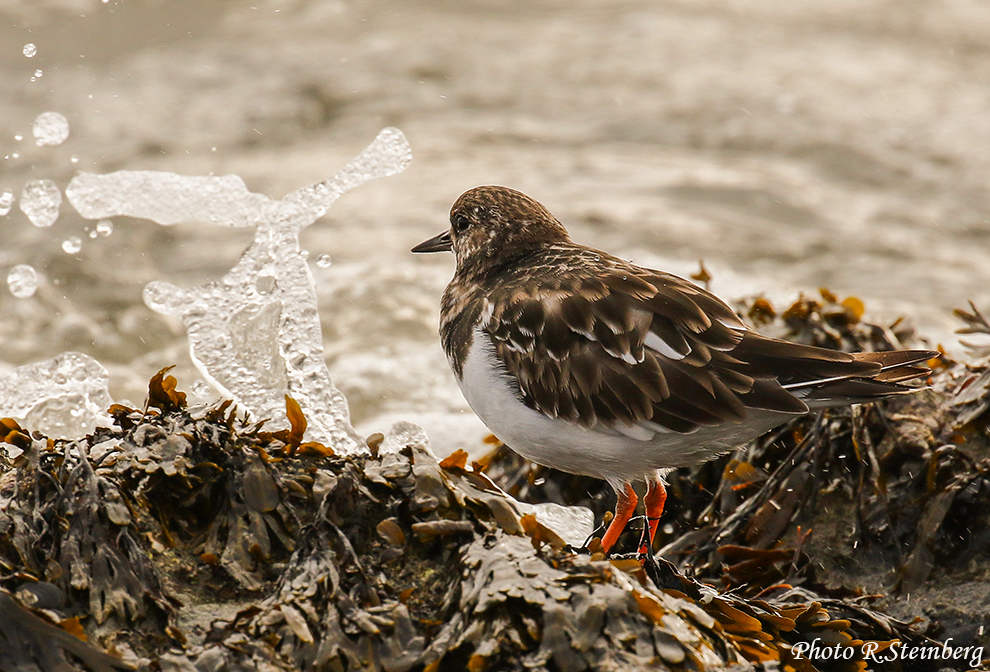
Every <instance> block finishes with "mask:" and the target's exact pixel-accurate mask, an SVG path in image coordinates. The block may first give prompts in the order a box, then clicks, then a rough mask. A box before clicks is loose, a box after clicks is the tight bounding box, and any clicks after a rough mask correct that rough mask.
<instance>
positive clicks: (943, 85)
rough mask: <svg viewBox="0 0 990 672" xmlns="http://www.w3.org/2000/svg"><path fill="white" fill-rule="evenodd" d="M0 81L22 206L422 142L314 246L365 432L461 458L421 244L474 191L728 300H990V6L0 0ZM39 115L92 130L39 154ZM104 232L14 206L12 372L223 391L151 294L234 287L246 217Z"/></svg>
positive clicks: (2, 141)
mask: <svg viewBox="0 0 990 672" xmlns="http://www.w3.org/2000/svg"><path fill="white" fill-rule="evenodd" d="M26 45H34V47H33V48H26ZM29 53H31V54H33V55H30V56H29V55H28V54H29ZM0 82H2V88H0V90H2V92H3V93H2V95H0V196H2V194H3V193H4V192H8V191H9V192H10V193H11V194H13V195H14V196H15V198H16V199H19V198H20V194H21V191H22V189H23V187H24V185H25V184H26V183H27V182H28V181H29V180H38V179H47V180H52V181H54V183H55V184H56V185H58V186H59V188H61V189H64V188H65V186H66V185H67V184H68V181H69V180H70V179H71V177H72V176H73V175H74V174H76V173H77V172H78V171H88V172H96V173H106V172H110V171H114V170H119V169H132V170H161V171H173V172H177V173H181V174H188V175H206V174H215V175H222V174H228V173H236V174H238V175H240V176H242V177H243V178H244V180H245V181H246V182H247V184H248V187H249V188H250V189H251V190H253V191H256V192H261V193H264V194H267V195H270V196H272V197H275V198H281V197H282V196H284V195H285V194H286V193H289V192H291V191H294V190H295V189H298V188H300V187H303V186H306V185H308V184H311V183H314V182H317V181H319V180H322V179H324V178H326V177H328V176H330V175H332V174H333V173H335V172H336V171H337V170H338V169H339V168H340V167H341V166H343V165H344V163H346V162H347V161H348V160H349V159H350V158H351V157H353V156H354V155H355V154H357V153H358V152H359V151H360V150H361V149H362V148H364V147H365V146H366V145H367V144H368V143H369V142H370V141H371V140H372V139H373V138H374V137H375V135H376V133H377V132H378V131H379V130H380V129H381V128H382V127H384V126H389V125H393V126H397V127H398V128H400V129H402V131H403V132H404V133H405V134H406V136H407V137H408V139H409V142H410V143H411V145H412V148H413V154H414V158H413V163H412V165H411V166H410V168H408V169H407V170H406V171H405V172H404V173H403V174H401V175H399V176H397V177H392V178H387V179H383V180H378V181H375V182H372V183H370V184H368V185H365V186H363V187H361V188H360V189H358V190H356V191H354V192H352V193H350V194H347V195H346V196H344V197H343V198H341V199H340V200H339V201H338V202H337V203H336V204H335V205H334V206H333V208H332V209H331V210H330V212H329V213H328V214H327V215H326V216H325V217H324V218H323V219H322V220H321V221H320V222H318V223H317V224H315V225H313V226H311V227H310V228H309V229H307V230H306V231H305V232H304V233H303V239H302V240H303V246H304V247H305V248H306V249H307V250H308V251H309V253H310V261H311V263H312V270H313V273H314V275H315V276H316V279H317V283H318V288H319V293H320V300H321V311H322V320H323V329H324V341H325V347H326V354H327V362H328V365H329V368H330V372H331V374H332V375H333V377H334V380H335V382H336V383H337V385H338V386H339V387H340V388H341V389H342V390H343V392H344V393H345V394H346V396H347V398H348V400H349V402H350V407H351V414H352V420H353V422H354V424H355V426H357V427H358V429H359V430H360V431H362V432H363V433H365V434H367V433H370V432H372V431H381V430H384V429H386V428H387V427H388V426H389V425H390V424H391V422H392V421H393V420H396V419H409V420H413V421H416V422H419V423H420V424H422V425H423V426H424V427H426V429H427V431H428V432H429V434H430V435H431V436H432V437H433V440H434V444H435V445H436V446H437V450H438V452H441V453H442V454H446V453H448V452H450V450H452V449H453V448H456V447H461V446H466V447H469V448H470V447H472V446H477V445H478V442H479V441H480V439H481V437H482V436H483V435H484V434H485V433H486V432H485V430H484V429H483V427H482V426H481V425H480V423H479V422H478V421H477V420H476V419H475V418H474V416H473V415H472V414H471V413H470V411H469V410H468V409H467V406H466V404H465V403H464V401H463V400H462V398H461V396H460V393H459V392H458V391H457V388H456V386H455V384H454V382H453V378H452V376H451V374H450V373H449V371H448V368H447V366H446V363H445V361H444V358H443V355H442V352H441V350H440V346H439V342H438V339H437V336H436V321H437V307H438V302H439V297H440V293H441V291H442V289H443V287H444V285H445V284H446V282H447V280H448V279H449V277H450V275H451V273H452V269H453V258H452V257H450V256H449V255H431V256H427V257H425V258H424V257H423V256H413V255H411V254H409V252H408V250H409V248H410V247H411V246H413V245H414V244H416V243H418V242H420V241H421V240H424V239H425V238H428V237H431V236H433V235H434V234H436V233H438V232H440V231H441V230H442V229H443V228H445V227H446V226H447V222H446V217H447V212H448V209H449V207H450V204H451V203H452V202H453V201H454V199H455V198H456V197H457V196H458V195H459V194H460V193H461V192H463V191H464V190H466V189H468V188H470V187H473V186H476V185H479V184H503V185H507V186H511V187H514V188H517V189H520V190H522V191H524V192H526V193H528V194H530V195H531V196H533V197H535V198H537V199H538V200H540V201H542V202H543V203H544V204H545V205H547V206H548V207H549V208H550V210H551V211H552V212H554V213H555V214H556V215H557V216H558V217H559V218H560V219H561V220H562V221H563V222H564V223H565V225H567V226H568V228H569V229H570V231H571V233H572V235H573V237H574V238H575V239H577V240H579V241H581V242H585V243H588V244H592V245H595V246H597V247H601V248H603V249H606V250H608V251H610V252H613V253H616V254H619V255H620V256H624V257H626V258H630V259H632V260H634V261H636V262H639V263H643V264H647V265H653V266H657V267H661V268H664V269H666V270H671V271H674V272H678V273H680V274H682V275H684V274H689V273H692V272H695V271H696V270H697V269H698V260H699V259H703V260H704V262H705V265H706V266H707V267H708V269H709V271H710V272H711V273H712V274H713V275H714V280H713V282H712V289H713V290H714V291H715V292H716V293H718V294H720V295H721V296H723V297H725V298H733V297H739V296H742V295H745V294H754V293H763V294H765V295H766V296H768V297H769V298H771V300H773V301H775V302H779V304H781V305H783V304H786V303H787V302H789V301H791V300H793V299H794V298H796V296H797V293H798V291H802V290H803V291H805V292H807V293H812V292H815V291H816V289H817V287H819V286H827V287H829V288H830V289H832V290H833V291H834V292H836V293H837V294H839V295H840V296H845V295H856V296H858V297H860V298H861V299H863V300H864V301H865V303H866V306H867V310H868V313H869V315H870V317H871V318H872V319H874V320H878V321H887V322H890V321H893V320H894V319H896V318H897V317H899V316H901V315H905V316H907V317H908V318H910V319H911V320H913V322H914V323H915V324H916V325H917V327H918V328H919V330H920V332H921V333H922V334H924V335H927V336H928V337H929V338H930V340H931V341H932V342H933V343H938V342H942V343H946V344H949V345H950V347H951V344H952V343H953V337H952V335H951V332H952V330H953V329H954V328H955V327H956V326H957V324H956V321H955V319H954V318H953V317H952V314H951V311H952V309H953V308H955V307H960V306H964V305H965V304H966V302H967V301H968V300H973V301H974V302H975V303H976V305H977V306H979V307H981V308H986V309H990V198H988V195H990V190H988V185H990V151H988V150H990V5H988V4H986V3H982V2H977V1H975V0H945V1H936V2H930V1H925V2H922V1H919V0H867V1H866V2H863V1H862V0H860V1H857V2H851V1H849V0H835V1H833V2H828V3H824V2H818V1H815V0H796V1H795V2H789V3H765V2H759V1H757V0H711V1H694V0H691V1H688V0H683V1H679V2H678V1H671V2H662V3H660V2H656V1H655V0H624V1H616V2H603V1H591V0H568V1H567V2H563V1H554V0H537V1H533V2H495V1H493V0H492V1H486V0H458V1H456V2H454V1H433V2H424V1H423V0H418V1H413V0H408V1H391V2H387V1H384V0H377V1H376V0H368V1H360V2H359V1H356V0H354V1H350V2H347V1H337V0H283V1H274V0H271V1H266V0H258V1H256V2H253V3H252V4H248V3H245V2H239V1H238V2H234V1H220V0H216V1H203V0H170V1H165V0H161V1H155V0H108V1H106V2H104V1H102V0H0ZM50 111H53V112H58V113H59V114H62V115H64V116H65V118H66V119H67V121H68V123H69V126H70V129H71V133H70V135H69V137H68V139H67V140H65V141H64V142H62V143H61V144H58V145H44V146H38V145H37V144H36V142H35V138H34V136H33V134H32V124H33V122H34V121H35V119H36V118H37V117H38V116H39V115H40V114H42V113H44V112H50ZM0 205H2V203H0ZM0 211H2V208H0ZM112 226H113V230H112V233H109V235H107V234H108V232H107V227H106V225H104V227H103V230H101V231H97V230H96V222H94V221H89V220H84V219H82V218H80V217H79V216H78V215H77V214H76V213H75V212H74V211H73V209H72V207H71V206H70V205H69V204H68V203H67V202H64V203H63V204H62V207H61V212H60V216H59V218H58V220H57V221H56V222H55V224H54V225H53V226H51V227H49V228H38V227H36V226H33V225H32V224H31V223H30V222H29V220H28V218H27V217H26V216H25V215H24V214H23V213H22V212H21V211H20V209H19V208H18V203H17V202H16V200H15V203H14V205H13V208H12V209H11V211H10V212H9V214H6V215H5V216H0V233H2V241H3V242H2V244H0V279H3V278H6V277H7V274H8V272H9V271H10V270H11V269H12V268H14V267H15V266H17V265H18V264H30V265H31V266H33V267H34V268H35V269H36V270H37V271H38V273H39V276H40V284H39V287H38V290H37V291H36V292H35V293H34V295H33V296H31V297H29V298H16V297H15V296H14V295H12V294H11V293H10V292H8V291H6V289H5V288H3V287H2V286H0V289H2V290H3V291H0V370H3V369H5V368H10V367H12V366H15V365H20V364H24V363H28V362H33V361H37V360H41V359H47V358H49V357H52V356H54V355H55V354H57V353H59V352H62V351H65V350H78V351H81V352H85V353H88V354H90V355H93V356H94V357H96V358H97V359H99V360H100V361H101V362H102V363H103V364H104V365H105V366H107V367H108V368H109V369H110V373H111V393H112V395H113V396H114V397H115V398H116V399H118V400H123V399H129V400H131V401H132V402H135V403H140V402H141V401H142V400H143V399H144V394H145V391H146V389H147V380H148V378H149V377H150V375H151V374H153V373H154V372H155V371H157V370H158V369H160V368H161V367H163V366H166V365H170V364H178V365H179V367H178V368H177V369H176V371H175V373H176V375H177V377H178V378H179V384H180V388H184V389H190V390H192V392H193V398H194V400H197V401H206V400H208V399H210V398H212V397H213V396H215V394H214V393H213V392H212V391H211V390H210V389H209V388H208V386H207V385H206V384H205V383H203V382H202V381H200V380H199V379H200V378H201V376H200V375H199V373H198V372H197V371H196V369H195V367H194V366H193V365H192V363H191V361H190V358H189V354H188V346H187V341H186V338H185V334H184V331H183V329H182V326H181V324H180V323H179V322H178V321H177V320H176V321H173V320H171V319H170V318H168V317H165V316H162V315H158V314H156V313H153V312H152V311H151V310H149V309H148V308H147V307H145V306H144V304H143V303H142V298H141V294H142V290H143V288H144V286H145V284H147V283H148V282H150V281H153V280H166V281H168V282H171V283H173V284H176V285H180V286H193V285H196V284H200V283H203V282H206V281H208V280H213V279H218V278H220V277H221V276H222V275H223V274H224V272H225V271H227V270H228V269H229V268H230V267H231V266H232V265H233V264H234V263H235V261H236V260H237V258H238V257H239V255H240V253H241V252H242V251H243V250H244V249H245V248H246V247H247V245H248V244H249V242H250V240H251V237H252V232H251V231H249V230H245V229H226V228H218V227H214V226H210V225H208V224H205V223H197V222H189V223H186V224H180V225H176V226H173V227H167V228H166V227H162V226H159V225H157V224H154V223H152V222H148V221H143V220H133V219H127V218H116V219H114V220H113V222H112ZM77 239H78V240H77ZM438 444H439V445H438Z"/></svg>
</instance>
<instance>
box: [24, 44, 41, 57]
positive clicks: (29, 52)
mask: <svg viewBox="0 0 990 672" xmlns="http://www.w3.org/2000/svg"><path fill="white" fill-rule="evenodd" d="M23 53H24V55H25V56H27V57H28V58H34V55H35V54H37V53H38V47H36V46H34V42H28V43H27V44H25V45H24V50H23Z"/></svg>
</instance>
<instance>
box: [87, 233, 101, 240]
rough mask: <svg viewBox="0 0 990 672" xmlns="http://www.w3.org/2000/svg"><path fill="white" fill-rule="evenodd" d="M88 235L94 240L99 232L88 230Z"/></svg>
mask: <svg viewBox="0 0 990 672" xmlns="http://www.w3.org/2000/svg"><path fill="white" fill-rule="evenodd" d="M88 235H89V237H90V240H96V237H97V236H99V235H100V234H98V233H97V232H96V231H90V232H89V234H88Z"/></svg>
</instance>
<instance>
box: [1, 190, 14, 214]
mask: <svg viewBox="0 0 990 672" xmlns="http://www.w3.org/2000/svg"><path fill="white" fill-rule="evenodd" d="M13 207H14V194H13V193H11V192H9V191H5V192H3V193H2V194H0V217H3V216H4V215H6V214H7V213H8V212H10V209H11V208H13Z"/></svg>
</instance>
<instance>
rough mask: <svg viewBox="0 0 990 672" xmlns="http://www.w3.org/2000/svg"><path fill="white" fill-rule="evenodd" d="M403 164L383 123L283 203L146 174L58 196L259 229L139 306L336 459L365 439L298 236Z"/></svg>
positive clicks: (231, 180)
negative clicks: (300, 418)
mask: <svg viewBox="0 0 990 672" xmlns="http://www.w3.org/2000/svg"><path fill="white" fill-rule="evenodd" d="M410 160H411V152H410V149H409V144H408V143H407V142H406V139H405V136H403V135H402V133H401V132H400V131H399V130H397V129H394V128H386V129H385V130H383V131H382V132H381V133H379V134H378V137H377V138H376V139H375V141H374V142H373V143H372V144H371V145H370V146H369V147H368V148H367V149H365V151H364V152H362V153H361V154H360V155H359V156H358V157H357V158H355V159H354V160H353V161H351V162H350V163H349V164H347V165H346V166H345V167H344V168H343V169H342V170H341V171H340V172H339V173H337V174H336V175H335V176H334V177H332V178H330V179H327V180H324V181H323V182H320V183H318V184H315V185H312V186H309V187H305V188H303V189H300V190H298V191H296V192H294V193H292V194H289V195H288V196H286V197H285V198H284V199H282V200H281V201H273V200H272V199H270V198H268V197H267V196H264V195H262V194H254V193H251V192H249V191H248V190H247V187H246V186H245V185H244V182H243V181H242V180H241V179H240V178H239V177H237V176H236V175H228V176H224V177H185V176H180V175H175V174H173V173H160V172H151V171H119V172H116V173H111V174H108V175H93V174H88V173H82V174H80V175H78V176H77V177H75V178H73V180H72V182H71V183H70V184H69V187H68V188H67V189H66V195H67V197H68V199H69V201H70V202H71V203H72V205H73V206H74V207H75V208H76V210H77V211H78V212H79V214H80V215H82V216H83V217H86V218H89V219H97V218H102V217H114V216H119V215H128V216H131V217H144V218H147V219H152V220H154V221H156V222H157V223H159V224H162V225H165V226H168V225H171V224H176V223H178V222H183V221H190V220H192V221H204V222H209V223H212V224H215V225H218V226H236V227H243V226H255V227H257V232H256V234H255V239H254V242H253V243H252V245H251V247H250V248H248V250H247V251H246V252H245V253H244V254H243V256H242V257H241V258H240V260H239V261H238V262H237V264H236V265H235V266H234V268H232V269H231V270H230V272H228V273H227V274H226V275H225V276H224V277H223V279H222V280H221V281H219V282H210V283H207V284H205V285H200V286H198V287H193V288H191V289H182V288H179V287H176V286H174V285H171V284H169V283H167V282H151V283H149V284H148V285H147V286H146V287H145V290H144V300H145V303H146V304H147V305H148V307H150V308H151V309H152V310H154V311H156V312H159V313H162V314H167V315H176V316H179V317H181V318H182V321H183V322H184V324H185V325H186V330H187V332H188V334H189V348H190V354H191V356H192V359H193V362H194V363H195V364H196V366H197V367H198V368H199V370H200V372H202V374H203V377H204V378H206V380H208V381H209V382H210V383H211V384H213V386H214V387H215V388H216V389H218V390H220V391H221V392H222V393H224V394H225V395H227V396H230V397H231V398H233V399H234V400H235V401H236V402H237V403H238V404H239V405H240V406H242V407H243V408H245V409H247V410H248V411H250V412H251V413H252V414H253V415H254V416H255V417H257V418H259V419H260V418H271V419H273V420H274V421H275V423H276V424H278V425H281V426H286V425H287V420H286V418H285V399H284V395H285V394H286V393H288V394H289V395H291V396H292V397H293V398H295V399H296V401H298V402H299V404H300V406H301V407H302V409H303V411H304V412H305V414H306V417H307V419H308V420H309V427H308V429H307V432H306V438H307V439H308V440H315V441H320V442H322V443H325V444H328V445H331V446H333V448H334V449H335V450H337V451H338V452H339V453H345V454H346V453H350V452H355V451H357V450H363V444H362V442H361V441H360V439H359V438H358V437H357V435H356V433H355V432H354V430H353V429H352V428H351V425H350V420H349V415H348V410H347V401H346V400H345V399H344V397H343V395H342V394H341V393H340V392H339V391H338V390H337V388H336V386H335V385H334V384H333V381H332V380H331V378H330V373H329V371H328V370H327V368H326V364H325V362H324V360H323V337H322V332H321V329H320V319H319V314H318V311H317V300H316V285H315V280H314V279H313V275H312V273H311V272H310V269H309V265H308V264H307V263H306V255H305V254H304V253H303V252H302V251H301V250H300V248H299V232H300V231H301V230H302V229H303V228H305V227H307V226H309V225H310V224H312V223H313V222H315V221H316V220H317V219H319V218H320V217H322V216H323V215H324V214H325V213H326V212H327V210H328V209H329V208H330V206H331V205H332V204H333V202H334V201H335V200H336V199H337V198H338V197H340V196H341V195H342V194H344V193H345V192H347V191H349V190H351V189H354V188H355V187H358V186H360V185H362V184H364V183H365V182H368V181H370V180H373V179H375V178H379V177H387V176H389V175H395V174H397V173H399V172H401V171H402V170H404V169H405V167H406V166H407V165H408V164H409V161H410Z"/></svg>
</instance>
